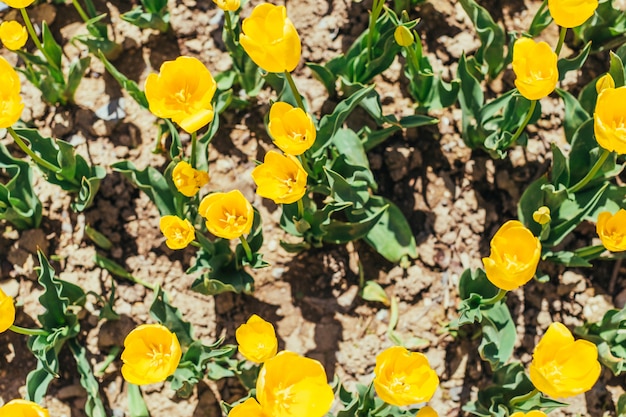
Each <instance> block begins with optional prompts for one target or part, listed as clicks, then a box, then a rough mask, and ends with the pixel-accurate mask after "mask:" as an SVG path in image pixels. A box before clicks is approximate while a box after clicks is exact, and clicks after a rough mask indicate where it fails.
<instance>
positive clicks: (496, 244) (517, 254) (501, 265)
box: [483, 220, 541, 291]
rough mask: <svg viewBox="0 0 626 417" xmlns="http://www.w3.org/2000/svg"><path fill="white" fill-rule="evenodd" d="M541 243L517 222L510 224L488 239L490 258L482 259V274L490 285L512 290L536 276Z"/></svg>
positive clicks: (513, 221)
mask: <svg viewBox="0 0 626 417" xmlns="http://www.w3.org/2000/svg"><path fill="white" fill-rule="evenodd" d="M540 257H541V242H540V241H539V239H538V238H536V237H535V236H534V235H533V234H532V232H531V231H530V230H528V229H527V228H526V227H524V225H523V224H522V223H520V222H519V221H517V220H509V221H508V222H506V223H504V224H503V225H502V227H500V229H499V230H498V231H497V232H496V234H495V235H494V236H493V239H491V254H490V255H489V257H488V258H483V264H484V265H485V274H486V275H487V278H488V279H489V281H491V283H492V284H493V285H495V286H496V287H498V288H501V289H503V290H507V291H510V290H514V289H515V288H517V287H519V286H522V285H524V284H526V283H527V282H528V281H530V279H531V278H532V277H533V276H534V275H535V272H536V271H537V265H538V264H539V258H540Z"/></svg>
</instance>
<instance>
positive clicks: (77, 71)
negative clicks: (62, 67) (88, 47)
mask: <svg viewBox="0 0 626 417" xmlns="http://www.w3.org/2000/svg"><path fill="white" fill-rule="evenodd" d="M90 63H91V57H89V56H86V57H84V58H80V59H75V60H74V61H72V64H71V65H70V69H69V71H68V74H67V85H66V87H65V97H66V98H67V100H68V101H69V102H74V93H76V89H77V88H78V85H79V84H80V81H81V80H82V79H83V76H84V75H85V71H87V69H88V68H89V64H90Z"/></svg>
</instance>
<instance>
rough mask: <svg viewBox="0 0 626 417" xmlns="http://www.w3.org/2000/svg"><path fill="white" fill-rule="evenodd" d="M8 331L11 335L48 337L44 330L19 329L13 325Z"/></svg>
mask: <svg viewBox="0 0 626 417" xmlns="http://www.w3.org/2000/svg"><path fill="white" fill-rule="evenodd" d="M9 330H11V331H12V332H13V333H18V334H23V335H26V336H48V335H49V334H50V333H48V331H47V330H44V329H27V328H26V327H20V326H16V325H14V324H12V325H11V327H9Z"/></svg>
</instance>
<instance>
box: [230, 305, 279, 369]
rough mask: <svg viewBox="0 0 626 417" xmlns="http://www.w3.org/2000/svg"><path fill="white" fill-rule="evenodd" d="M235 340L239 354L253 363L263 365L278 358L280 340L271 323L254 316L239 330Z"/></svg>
mask: <svg viewBox="0 0 626 417" xmlns="http://www.w3.org/2000/svg"><path fill="white" fill-rule="evenodd" d="M235 338H236V339H237V344H238V345H239V352H240V353H241V354H242V355H243V357H244V358H246V359H247V360H249V361H251V362H256V363H263V362H265V361H266V360H268V359H270V358H273V357H274V356H276V352H277V351H278V339H276V332H275V331H274V326H272V324H271V323H268V322H267V321H265V320H263V319H262V318H261V317H259V316H257V315H256V314H253V315H252V316H251V317H250V318H249V319H248V321H247V322H246V323H245V324H242V325H241V326H239V327H238V328H237V331H236V332H235Z"/></svg>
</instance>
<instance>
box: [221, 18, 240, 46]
mask: <svg viewBox="0 0 626 417" xmlns="http://www.w3.org/2000/svg"><path fill="white" fill-rule="evenodd" d="M224 20H225V23H226V31H227V32H228V35H229V36H230V38H231V39H232V40H233V43H234V44H235V45H239V39H237V38H236V37H235V31H234V30H233V21H232V19H231V18H230V12H229V11H228V10H224Z"/></svg>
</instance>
